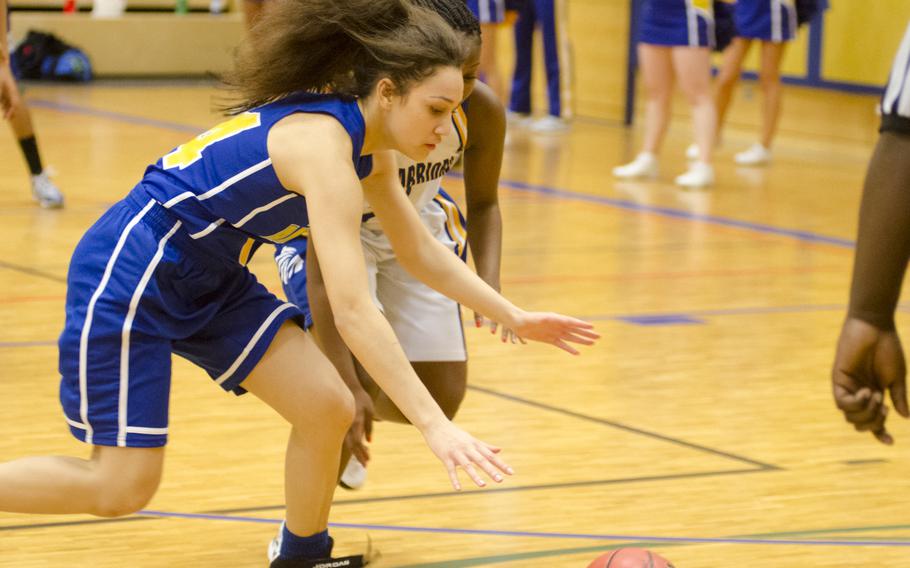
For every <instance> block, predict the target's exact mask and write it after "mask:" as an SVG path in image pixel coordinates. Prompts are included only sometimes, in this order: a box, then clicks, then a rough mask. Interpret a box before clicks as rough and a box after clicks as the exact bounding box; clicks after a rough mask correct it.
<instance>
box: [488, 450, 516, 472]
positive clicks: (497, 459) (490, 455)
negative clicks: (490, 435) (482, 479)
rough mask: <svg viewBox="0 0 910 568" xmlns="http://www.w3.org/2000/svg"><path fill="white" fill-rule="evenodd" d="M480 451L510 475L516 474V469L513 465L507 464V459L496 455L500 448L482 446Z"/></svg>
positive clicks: (500, 469) (499, 468)
mask: <svg viewBox="0 0 910 568" xmlns="http://www.w3.org/2000/svg"><path fill="white" fill-rule="evenodd" d="M480 453H481V454H483V456H484V457H485V458H486V459H487V461H489V462H490V463H491V464H493V465H494V466H496V468H497V469H498V470H499V471H501V472H503V473H506V474H508V475H514V474H515V470H514V469H512V466H510V465H509V464H507V463H506V462H505V460H503V459H502V458H500V457H499V456H498V455H496V454H498V453H499V448H490V447H483V448H481V450H480Z"/></svg>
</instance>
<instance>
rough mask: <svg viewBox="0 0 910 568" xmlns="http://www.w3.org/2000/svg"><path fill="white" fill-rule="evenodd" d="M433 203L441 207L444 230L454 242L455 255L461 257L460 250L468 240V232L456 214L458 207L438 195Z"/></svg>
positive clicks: (459, 216)
mask: <svg viewBox="0 0 910 568" xmlns="http://www.w3.org/2000/svg"><path fill="white" fill-rule="evenodd" d="M433 201H435V202H436V203H438V204H439V205H440V206H441V207H442V210H443V211H445V213H446V228H447V229H448V230H449V235H450V236H451V237H452V239H453V240H454V241H455V245H456V246H455V254H458V255H461V250H462V249H463V248H464V245H465V243H466V242H467V240H468V230H467V228H466V227H465V226H464V225H463V224H462V222H461V215H459V214H458V207H457V206H456V205H455V204H454V203H452V202H451V201H448V200H446V199H444V198H443V197H442V196H441V195H438V194H437V195H436V197H434V198H433Z"/></svg>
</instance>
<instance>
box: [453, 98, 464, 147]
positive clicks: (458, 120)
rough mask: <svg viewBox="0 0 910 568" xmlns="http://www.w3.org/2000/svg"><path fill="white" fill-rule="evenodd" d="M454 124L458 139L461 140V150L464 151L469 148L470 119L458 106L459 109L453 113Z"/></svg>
mask: <svg viewBox="0 0 910 568" xmlns="http://www.w3.org/2000/svg"><path fill="white" fill-rule="evenodd" d="M452 124H453V125H455V130H457V131H458V137H459V138H460V139H461V149H462V150H464V149H465V148H467V147H468V117H467V116H466V115H465V113H464V109H463V108H462V107H461V105H458V108H456V109H455V112H453V113H452Z"/></svg>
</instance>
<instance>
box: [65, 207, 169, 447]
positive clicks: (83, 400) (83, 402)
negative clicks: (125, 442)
mask: <svg viewBox="0 0 910 568" xmlns="http://www.w3.org/2000/svg"><path fill="white" fill-rule="evenodd" d="M153 205H155V200H154V199H152V200H150V201H149V202H148V204H147V205H146V206H145V207H143V208H142V211H140V212H139V213H138V214H136V216H135V217H133V218H132V220H130V222H129V223H128V224H127V226H126V227H125V228H124V229H123V232H122V233H120V238H119V239H118V240H117V246H115V247H114V252H113V253H111V258H110V259H109V260H108V261H107V266H106V267H105V268H104V275H103V276H102V277H101V282H99V283H98V289H97V290H95V293H94V294H92V299H91V300H89V303H88V310H87V311H86V313H85V323H84V324H82V335H81V337H80V338H79V417H80V418H82V423H83V424H84V425H85V443H86V444H91V443H92V425H91V424H89V421H88V335H89V331H90V330H91V329H92V314H93V313H94V311H95V304H96V303H97V302H98V298H99V297H100V296H101V294H102V293H103V292H104V289H105V288H106V287H107V283H108V281H109V280H110V279H111V272H112V271H113V270H114V263H115V262H117V257H118V256H119V255H120V251H121V250H122V249H123V244H124V243H125V242H126V238H127V237H128V236H129V234H130V232H131V231H132V230H133V227H135V226H136V224H137V223H138V222H139V220H140V219H142V218H143V217H144V216H145V214H146V213H148V211H149V209H151V208H152V206H153Z"/></svg>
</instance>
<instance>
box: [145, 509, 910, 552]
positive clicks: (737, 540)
mask: <svg viewBox="0 0 910 568" xmlns="http://www.w3.org/2000/svg"><path fill="white" fill-rule="evenodd" d="M137 514H138V515H143V516H151V517H163V518H178V519H190V520H208V521H229V522H245V523H259V524H275V525H277V524H280V523H281V521H282V519H265V518H260V517H240V516H228V515H209V514H204V513H175V512H170V511H152V510H144V511H140V512H139V513H137ZM329 526H330V527H332V528H338V529H358V530H373V531H394V532H412V533H435V534H440V533H441V534H464V535H480V536H503V537H524V538H543V539H574V540H620V541H628V540H633V541H639V542H649V543H650V542H659V543H699V544H771V545H794V544H795V545H810V546H875V547H882V546H901V547H907V546H910V540H870V541H866V540H826V539H806V540H802V539H778V538H749V537H687V536H646V535H624V534H595V533H561V532H539V531H507V530H495V529H461V528H443V527H421V526H410V525H377V524H371V523H329ZM829 532H830V531H829Z"/></svg>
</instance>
